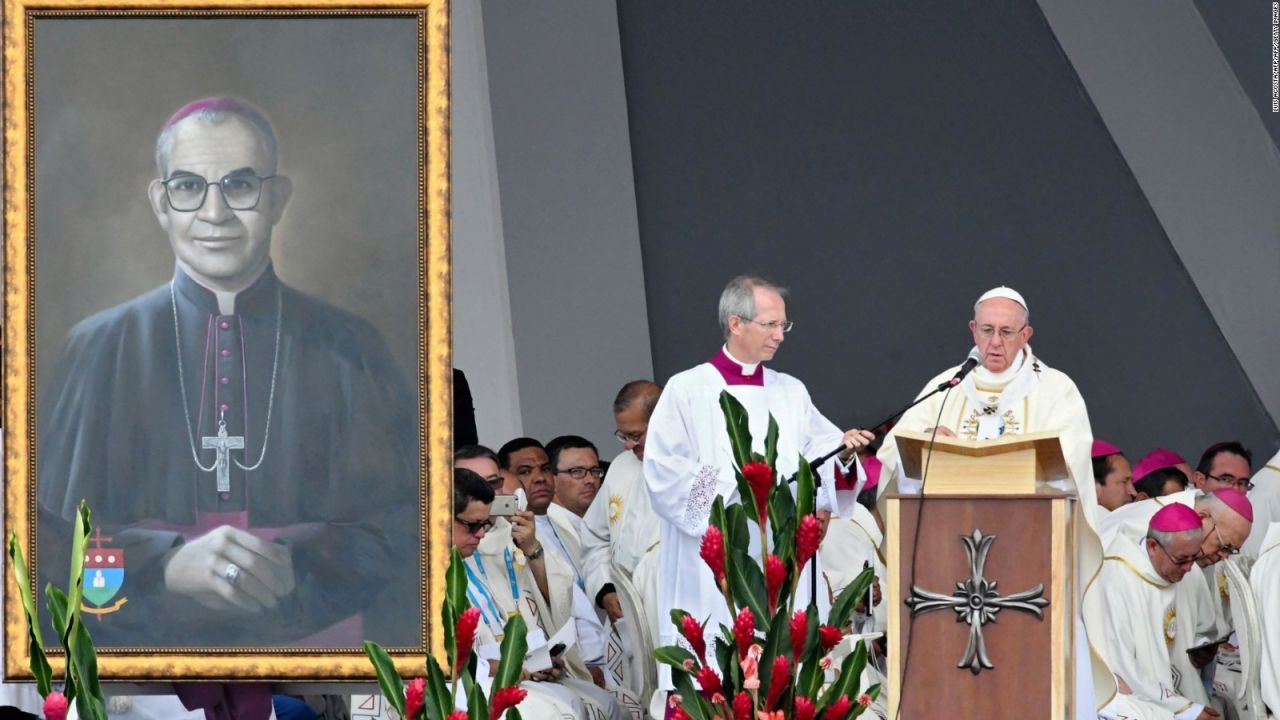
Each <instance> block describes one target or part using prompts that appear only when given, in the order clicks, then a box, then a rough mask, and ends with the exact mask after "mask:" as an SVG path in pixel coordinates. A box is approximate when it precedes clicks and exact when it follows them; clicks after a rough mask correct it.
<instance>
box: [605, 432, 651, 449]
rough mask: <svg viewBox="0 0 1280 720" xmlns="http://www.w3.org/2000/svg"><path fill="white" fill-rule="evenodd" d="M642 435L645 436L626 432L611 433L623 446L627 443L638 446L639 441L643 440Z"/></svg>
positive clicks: (639, 433)
mask: <svg viewBox="0 0 1280 720" xmlns="http://www.w3.org/2000/svg"><path fill="white" fill-rule="evenodd" d="M646 432H647V431H646ZM644 435H645V434H644V433H643V432H638V433H626V432H622V431H621V430H617V431H615V432H614V433H613V436H614V437H615V438H617V439H618V442H620V443H622V444H623V445H626V444H627V443H629V442H632V443H636V444H637V445H638V444H640V441H641V440H643V439H644Z"/></svg>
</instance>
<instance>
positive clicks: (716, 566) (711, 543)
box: [699, 525, 724, 584]
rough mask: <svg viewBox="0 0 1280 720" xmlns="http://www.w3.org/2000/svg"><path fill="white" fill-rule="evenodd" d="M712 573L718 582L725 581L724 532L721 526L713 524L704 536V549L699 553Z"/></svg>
mask: <svg viewBox="0 0 1280 720" xmlns="http://www.w3.org/2000/svg"><path fill="white" fill-rule="evenodd" d="M699 554H700V555H701V556H702V560H703V562H705V563H706V564H707V567H709V568H711V573H712V574H713V575H715V576H716V584H720V583H723V582H724V533H722V532H720V528H718V527H716V526H715V525H711V526H709V527H708V528H707V532H706V534H705V535H703V536H702V551H701V552H700V553H699Z"/></svg>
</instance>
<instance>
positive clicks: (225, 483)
mask: <svg viewBox="0 0 1280 720" xmlns="http://www.w3.org/2000/svg"><path fill="white" fill-rule="evenodd" d="M200 441H201V443H202V445H203V447H204V449H205V450H208V449H210V448H212V449H214V450H216V451H217V452H218V457H217V459H216V460H214V471H215V472H216V473H218V492H220V493H224V494H225V493H229V492H231V451H232V450H243V449H244V437H243V436H241V435H227V421H226V420H225V419H223V418H219V419H218V436H217V437H209V436H205V437H202V438H200Z"/></svg>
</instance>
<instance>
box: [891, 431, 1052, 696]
mask: <svg viewBox="0 0 1280 720" xmlns="http://www.w3.org/2000/svg"><path fill="white" fill-rule="evenodd" d="M895 437H896V439H897V443H898V452H899V455H900V456H901V458H902V471H903V473H904V474H905V475H906V477H908V478H912V479H915V480H919V479H920V478H921V477H922V475H923V474H924V469H925V466H926V463H927V465H928V474H927V477H925V478H924V479H925V485H924V488H923V491H924V493H923V495H907V494H901V493H894V494H891V495H890V496H889V500H888V506H887V510H888V514H887V517H886V525H887V528H886V529H887V533H886V544H887V546H888V562H887V565H888V574H889V582H888V588H889V600H888V602H889V633H890V638H889V668H888V670H889V673H888V675H889V677H888V684H889V717H890V718H901V719H902V720H933V719H934V718H1036V719H1037V720H1040V719H1041V718H1045V719H1049V720H1059V719H1061V720H1067V719H1068V718H1072V717H1074V715H1073V714H1072V713H1073V710H1072V705H1073V703H1074V700H1075V697H1074V685H1073V676H1074V675H1073V671H1074V666H1073V662H1074V661H1073V656H1074V653H1073V650H1074V648H1075V645H1074V637H1073V634H1074V631H1075V621H1074V618H1075V617H1076V615H1077V609H1076V606H1075V603H1076V600H1075V593H1074V588H1075V578H1074V573H1075V567H1076V564H1075V547H1076V541H1075V532H1076V527H1075V514H1074V507H1073V505H1074V503H1075V497H1074V495H1071V494H1066V493H1063V492H1061V491H1058V490H1055V489H1053V488H1051V487H1049V483H1060V482H1061V481H1063V480H1069V475H1068V473H1067V466H1066V461H1065V460H1064V458H1063V454H1062V447H1061V444H1060V443H1059V442H1058V437H1057V434H1056V433H1038V434H1028V435H1013V436H1005V437H1002V438H999V439H996V440H987V441H969V440H958V439H956V438H948V437H937V438H936V439H935V440H934V442H933V444H932V450H930V449H929V448H930V439H929V435H928V434H924V433H916V432H911V431H906V430H898V431H897V432H896V433H895ZM913 568H914V572H913ZM913 634H914V635H918V637H915V639H914V644H912V635H913ZM904 664H905V667H904Z"/></svg>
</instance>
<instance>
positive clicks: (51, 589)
mask: <svg viewBox="0 0 1280 720" xmlns="http://www.w3.org/2000/svg"><path fill="white" fill-rule="evenodd" d="M44 597H45V600H46V602H47V605H48V607H49V618H50V619H51V620H52V621H53V629H54V630H55V631H56V632H57V633H58V640H59V642H61V643H62V646H63V647H66V645H67V594H66V593H64V592H62V590H61V589H59V588H58V587H57V586H55V585H54V584H53V583H49V584H48V585H45V586H44Z"/></svg>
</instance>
